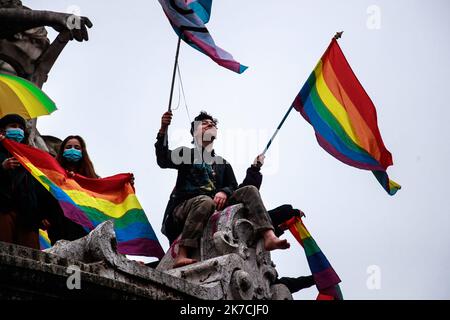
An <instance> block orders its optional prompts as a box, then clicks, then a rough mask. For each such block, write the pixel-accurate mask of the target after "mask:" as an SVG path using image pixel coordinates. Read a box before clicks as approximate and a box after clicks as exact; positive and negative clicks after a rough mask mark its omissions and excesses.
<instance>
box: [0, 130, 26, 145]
mask: <svg viewBox="0 0 450 320" xmlns="http://www.w3.org/2000/svg"><path fill="white" fill-rule="evenodd" d="M5 137H6V138H8V139H10V140H14V141H16V142H22V140H23V138H25V133H24V132H23V130H22V129H20V128H9V129H6V134H5Z"/></svg>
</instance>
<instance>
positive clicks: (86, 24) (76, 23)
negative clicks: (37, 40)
mask: <svg viewBox="0 0 450 320" xmlns="http://www.w3.org/2000/svg"><path fill="white" fill-rule="evenodd" d="M44 26H47V27H52V28H53V29H55V30H56V31H58V32H62V31H67V30H69V31H70V35H71V40H72V39H76V40H77V41H87V40H88V39H89V37H88V32H87V28H91V27H92V23H91V21H90V20H89V19H88V18H86V17H77V16H74V15H72V14H69V13H61V12H52V11H40V10H30V9H26V8H8V9H0V38H10V37H12V36H13V35H15V34H16V33H19V32H23V31H26V30H29V29H32V28H37V27H44Z"/></svg>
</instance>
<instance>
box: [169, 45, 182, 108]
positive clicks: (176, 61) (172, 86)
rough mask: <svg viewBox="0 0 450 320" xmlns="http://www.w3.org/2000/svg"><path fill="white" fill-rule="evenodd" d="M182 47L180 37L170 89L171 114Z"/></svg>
mask: <svg viewBox="0 0 450 320" xmlns="http://www.w3.org/2000/svg"><path fill="white" fill-rule="evenodd" d="M180 45H181V37H178V43H177V53H176V54H175V63H174V66H173V75H172V85H171V87H170V98H169V108H168V111H169V112H172V97H173V89H174V85H175V76H176V74H177V66H178V57H179V55H180Z"/></svg>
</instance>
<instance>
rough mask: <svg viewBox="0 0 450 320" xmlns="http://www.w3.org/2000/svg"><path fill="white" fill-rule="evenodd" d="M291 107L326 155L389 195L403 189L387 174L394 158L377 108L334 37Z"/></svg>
mask: <svg viewBox="0 0 450 320" xmlns="http://www.w3.org/2000/svg"><path fill="white" fill-rule="evenodd" d="M292 106H293V107H294V108H295V109H296V110H297V111H299V112H300V113H301V114H302V116H303V117H304V118H305V119H306V121H308V122H309V123H310V124H311V125H312V126H313V128H314V131H315V133H316V137H317V141H318V142H319V144H320V146H321V147H322V148H323V149H325V150H326V151H327V152H328V153H330V154H331V155H332V156H334V157H335V158H337V159H339V160H340V161H342V162H344V163H346V164H348V165H350V166H353V167H356V168H360V169H365V170H371V171H372V172H373V173H374V175H375V177H376V178H377V179H378V181H379V182H380V184H381V185H382V186H383V188H384V189H385V190H386V191H387V192H388V193H389V194H390V195H394V194H395V193H396V192H397V191H398V190H399V189H400V188H401V187H400V185H398V184H397V183H395V182H394V181H392V180H390V179H389V177H388V175H387V173H386V169H387V167H388V166H390V165H392V156H391V153H390V152H389V151H388V150H387V149H386V147H385V146H384V143H383V140H382V138H381V134H380V131H379V129H378V124H377V113H376V109H375V106H374V104H373V102H372V100H371V99H370V97H369V96H368V95H367V93H366V91H365V90H364V88H363V87H362V85H361V83H360V82H359V80H358V79H357V78H356V76H355V74H354V72H353V70H352V69H351V67H350V65H349V63H348V62H347V59H346V58H345V56H344V54H343V52H342V50H341V48H340V47H339V44H338V43H337V41H336V40H335V39H333V40H332V42H331V44H330V46H329V47H328V49H327V50H326V52H325V53H324V55H323V56H322V58H321V60H320V61H319V63H318V64H317V66H316V68H315V69H314V71H313V72H312V73H311V75H310V76H309V78H308V80H307V81H306V83H305V85H304V86H303V88H302V89H301V90H300V93H299V94H298V96H297V97H296V99H295V100H294V102H293V105H292Z"/></svg>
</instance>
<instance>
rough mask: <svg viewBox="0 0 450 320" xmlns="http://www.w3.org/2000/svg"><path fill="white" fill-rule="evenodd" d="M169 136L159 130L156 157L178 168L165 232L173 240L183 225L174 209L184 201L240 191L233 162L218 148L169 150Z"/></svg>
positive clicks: (166, 214)
mask: <svg viewBox="0 0 450 320" xmlns="http://www.w3.org/2000/svg"><path fill="white" fill-rule="evenodd" d="M166 141H167V137H166V135H164V134H161V133H159V134H158V136H157V140H156V143H155V152H156V160H157V163H158V165H159V166H160V167H161V168H163V169H176V170H177V171H178V176H177V182H176V184H175V188H174V189H173V191H172V193H171V195H170V199H169V202H168V204H167V207H166V210H165V213H164V219H163V226H162V229H161V231H162V233H163V234H165V235H166V236H167V238H168V239H169V241H170V243H172V242H173V241H174V240H175V239H176V238H177V237H178V235H179V234H181V231H182V228H183V226H180V225H176V224H175V223H174V221H173V216H172V213H173V210H174V209H175V208H176V207H177V206H178V205H179V204H181V203H182V202H184V201H186V200H188V199H191V198H193V197H196V196H199V195H207V196H210V197H211V198H213V197H214V196H215V194H216V193H218V192H221V191H222V192H224V193H225V194H226V195H227V196H228V197H230V196H231V194H232V193H233V192H234V191H235V190H236V188H237V181H236V177H235V175H234V172H233V168H232V167H231V165H230V164H229V163H228V162H227V161H226V160H225V159H223V158H222V157H220V156H217V155H216V154H215V153H214V151H212V152H211V154H206V153H205V157H203V155H202V154H201V153H202V151H200V150H198V149H191V148H187V147H180V148H177V149H175V150H173V151H172V150H169V147H168V145H167V143H166Z"/></svg>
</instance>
